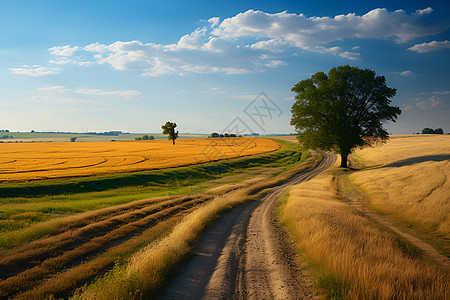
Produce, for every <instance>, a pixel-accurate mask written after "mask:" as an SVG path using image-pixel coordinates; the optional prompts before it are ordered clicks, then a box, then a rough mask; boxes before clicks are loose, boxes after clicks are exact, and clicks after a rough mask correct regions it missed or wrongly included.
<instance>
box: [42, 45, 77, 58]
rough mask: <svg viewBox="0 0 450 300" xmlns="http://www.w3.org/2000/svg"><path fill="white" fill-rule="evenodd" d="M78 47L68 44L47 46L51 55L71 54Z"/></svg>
mask: <svg viewBox="0 0 450 300" xmlns="http://www.w3.org/2000/svg"><path fill="white" fill-rule="evenodd" d="M78 49H80V47H78V46H75V47H71V46H70V45H66V46H56V47H52V48H49V49H48V50H50V53H51V54H53V55H58V56H72V55H73V54H74V53H75V52H76V51H77V50H78Z"/></svg>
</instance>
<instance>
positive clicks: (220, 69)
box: [50, 8, 448, 77]
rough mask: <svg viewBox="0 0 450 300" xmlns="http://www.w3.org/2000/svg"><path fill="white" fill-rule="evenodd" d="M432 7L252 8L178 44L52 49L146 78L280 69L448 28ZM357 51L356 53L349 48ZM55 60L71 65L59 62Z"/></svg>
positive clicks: (347, 56) (214, 20) (354, 56)
mask: <svg viewBox="0 0 450 300" xmlns="http://www.w3.org/2000/svg"><path fill="white" fill-rule="evenodd" d="M431 12H432V9H431V8H426V9H422V10H418V11H416V12H414V13H412V14H408V13H406V12H405V11H403V10H397V11H393V12H390V11H388V10H387V9H382V8H378V9H374V10H372V11H370V12H368V13H366V14H364V15H361V16H359V15H356V14H354V13H350V14H347V15H337V16H324V17H306V16H305V15H303V14H292V13H287V12H286V11H284V12H280V13H275V14H271V13H265V12H262V11H254V10H248V11H246V12H243V13H239V14H237V15H235V16H233V17H230V18H227V19H224V20H223V21H221V20H220V19H219V18H218V17H213V18H210V19H209V20H208V23H209V24H208V26H204V27H201V28H197V29H195V30H194V31H193V32H191V33H188V34H185V35H183V36H182V37H180V39H179V40H178V42H177V43H174V44H167V45H161V44H154V43H143V42H141V41H128V42H123V41H117V42H115V43H112V44H101V43H98V42H97V43H93V44H90V45H86V46H74V47H72V46H70V45H67V46H60V47H53V48H50V50H51V51H52V54H55V55H59V56H65V57H68V56H72V55H73V54H74V53H75V52H84V53H83V55H82V56H80V57H82V58H83V59H80V57H78V58H77V60H82V61H75V60H74V61H72V63H73V64H78V65H88V64H94V63H95V64H100V65H110V66H111V67H112V68H114V69H116V70H135V71H138V72H141V74H142V75H144V76H153V77H156V76H161V75H165V74H176V75H185V74H188V73H225V74H245V73H254V72H263V71H265V70H268V69H270V68H275V67H280V66H282V65H284V64H286V63H285V62H284V60H285V58H286V57H288V56H293V55H295V52H296V51H298V50H299V49H301V50H304V51H311V52H316V53H321V54H324V55H329V54H331V55H336V56H339V57H342V58H344V59H348V60H358V59H360V53H358V52H356V51H357V50H359V49H360V48H359V46H356V47H353V48H352V49H344V48H342V47H340V46H337V45H336V43H340V42H341V41H343V40H345V39H358V38H364V39H367V38H376V39H393V40H394V41H395V42H398V43H400V42H406V41H409V40H411V39H414V38H417V37H423V36H428V35H432V34H436V33H439V32H442V31H444V30H445V29H447V28H448V26H443V25H439V24H441V23H439V22H438V21H433V19H431V18H429V17H427V15H428V14H430V13H431ZM348 50H351V51H348ZM52 63H55V64H63V63H68V61H66V60H62V59H60V60H54V61H52Z"/></svg>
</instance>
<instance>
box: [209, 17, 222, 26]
mask: <svg viewBox="0 0 450 300" xmlns="http://www.w3.org/2000/svg"><path fill="white" fill-rule="evenodd" d="M208 22H209V23H211V27H216V26H217V25H219V23H220V19H219V18H218V17H212V18H210V19H209V20H208Z"/></svg>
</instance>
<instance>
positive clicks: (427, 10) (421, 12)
mask: <svg viewBox="0 0 450 300" xmlns="http://www.w3.org/2000/svg"><path fill="white" fill-rule="evenodd" d="M432 11H433V9H432V8H431V7H427V8H425V9H418V10H416V14H417V15H428V14H430V13H431V12H432Z"/></svg>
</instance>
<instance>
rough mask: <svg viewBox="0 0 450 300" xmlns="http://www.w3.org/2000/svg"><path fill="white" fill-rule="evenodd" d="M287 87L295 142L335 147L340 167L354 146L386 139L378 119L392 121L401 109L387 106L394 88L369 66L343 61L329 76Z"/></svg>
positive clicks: (328, 147)
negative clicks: (291, 99) (292, 99)
mask: <svg viewBox="0 0 450 300" xmlns="http://www.w3.org/2000/svg"><path fill="white" fill-rule="evenodd" d="M292 91H293V92H295V93H297V95H296V96H295V99H297V100H296V102H295V103H294V105H293V106H292V109H291V112H292V119H291V125H293V126H295V129H296V131H297V132H298V139H299V141H300V142H301V143H302V144H303V145H304V146H305V147H308V148H310V149H322V150H326V151H330V150H334V151H336V152H337V153H339V154H340V155H341V167H344V168H346V167H347V157H348V155H349V154H350V153H351V152H352V150H353V149H354V148H356V147H364V146H369V145H373V144H374V143H376V142H377V141H381V142H384V141H386V140H387V139H389V134H388V132H387V131H386V130H385V129H384V128H383V124H382V122H383V121H385V120H389V121H393V122H395V121H396V119H397V117H398V115H400V113H401V111H400V109H399V108H398V107H395V106H391V105H390V103H391V100H390V98H392V97H393V96H394V95H395V94H396V89H393V88H389V87H388V86H387V85H386V79H385V78H384V76H376V74H375V72H374V71H372V70H369V69H359V68H356V67H351V66H348V65H346V66H340V67H336V68H333V69H331V70H330V71H329V72H328V74H325V73H324V72H318V73H316V74H314V75H312V76H311V78H309V79H305V80H302V81H300V82H299V83H297V84H296V85H295V86H294V87H293V88H292Z"/></svg>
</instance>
